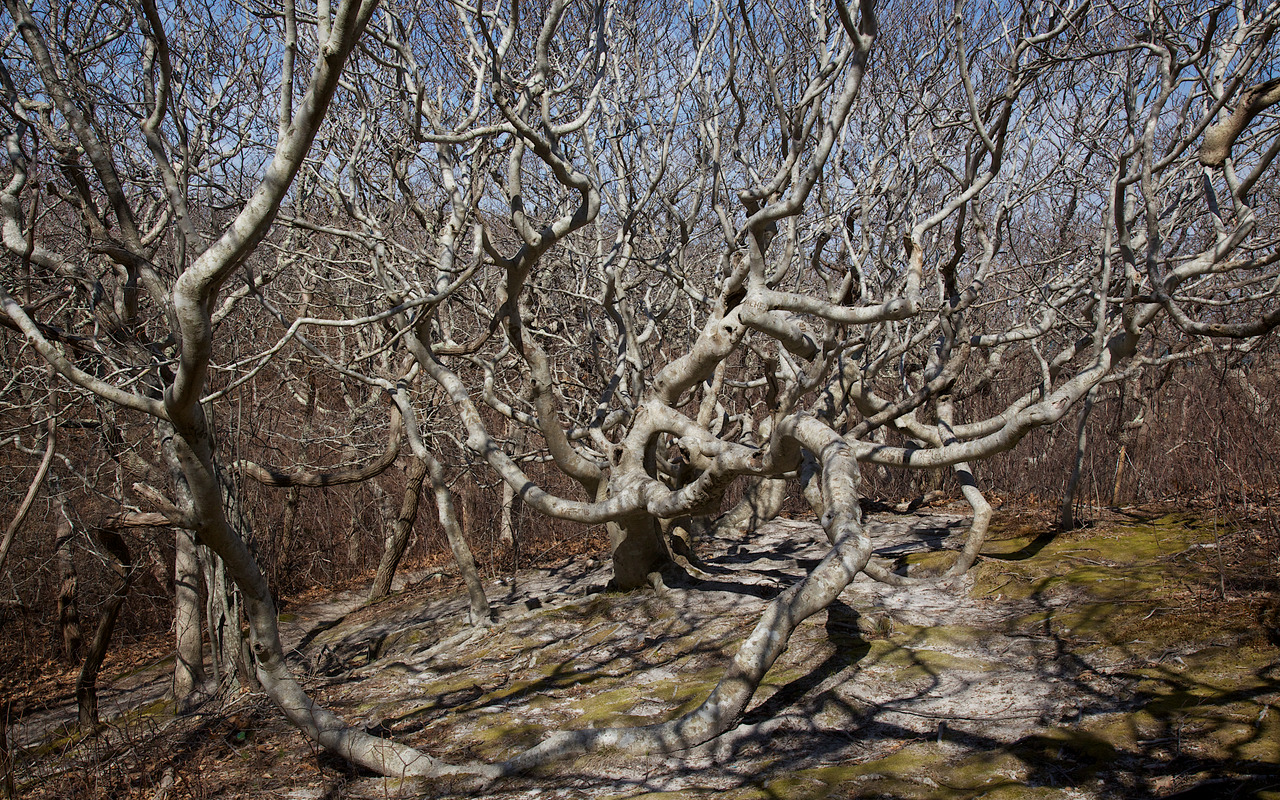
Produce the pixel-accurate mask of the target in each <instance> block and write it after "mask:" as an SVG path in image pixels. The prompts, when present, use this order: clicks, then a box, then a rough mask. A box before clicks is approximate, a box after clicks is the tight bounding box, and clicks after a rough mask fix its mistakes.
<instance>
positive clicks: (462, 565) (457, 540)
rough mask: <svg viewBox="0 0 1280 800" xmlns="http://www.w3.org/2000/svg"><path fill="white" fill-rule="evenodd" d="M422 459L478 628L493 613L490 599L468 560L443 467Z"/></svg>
mask: <svg viewBox="0 0 1280 800" xmlns="http://www.w3.org/2000/svg"><path fill="white" fill-rule="evenodd" d="M415 460H416V459H415ZM423 460H424V461H425V462H426V466H427V473H428V475H429V476H430V477H431V488H432V490H433V491H434V492H435V498H436V511H437V512H438V513H439V515H440V525H441V526H443V527H444V535H445V537H446V538H447V539H448V540H449V549H450V550H452V551H453V560H454V561H456V562H457V564H458V570H459V571H460V572H461V573H462V580H463V581H464V582H465V583H466V584H467V596H468V597H469V598H470V603H471V607H470V617H471V624H473V625H480V624H482V623H485V622H487V621H489V619H490V617H491V616H492V612H491V611H490V610H489V600H488V598H486V597H485V594H484V584H483V583H481V582H480V573H479V572H478V571H477V570H476V562H475V559H474V558H472V557H471V547H470V546H469V545H468V544H467V538H466V535H465V534H464V532H463V530H462V526H461V525H459V524H458V515H457V513H456V512H455V511H454V508H453V496H452V494H451V493H450V492H449V484H448V482H447V481H446V480H445V474H444V467H442V466H441V465H440V462H439V461H437V460H436V459H434V458H432V457H431V456H429V455H428V456H427V457H426V458H425V459H423Z"/></svg>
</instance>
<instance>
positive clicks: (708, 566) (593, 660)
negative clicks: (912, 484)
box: [20, 512, 1280, 800]
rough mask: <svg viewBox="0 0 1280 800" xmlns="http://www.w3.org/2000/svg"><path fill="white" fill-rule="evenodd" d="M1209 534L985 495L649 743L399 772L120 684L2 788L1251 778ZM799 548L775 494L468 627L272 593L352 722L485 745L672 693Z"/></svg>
mask: <svg viewBox="0 0 1280 800" xmlns="http://www.w3.org/2000/svg"><path fill="white" fill-rule="evenodd" d="M966 522H967V521H966V520H965V519H964V518H963V517H961V516H960V515H958V514H952V513H943V512H940V513H935V514H930V515H920V516H911V517H897V516H892V515H890V516H876V517H873V518H871V519H870V520H869V521H868V525H869V527H870V529H871V531H872V533H873V536H874V537H875V542H876V547H877V551H878V553H879V554H880V556H881V557H882V558H884V559H887V560H888V561H889V562H890V563H892V564H895V565H896V566H897V568H898V569H899V570H902V571H914V570H921V569H923V568H924V567H923V566H922V565H924V564H926V562H928V560H929V559H930V558H936V557H935V556H931V555H928V554H929V553H932V552H936V551H938V550H940V549H942V550H945V549H948V548H955V547H958V546H959V544H960V542H959V541H958V539H959V538H960V535H961V534H962V533H963V531H964V529H965V526H966ZM1234 535H1236V533H1235V532H1233V531H1228V532H1226V533H1224V532H1223V531H1222V530H1217V531H1215V530H1213V529H1211V528H1207V527H1206V526H1205V524H1204V523H1203V522H1202V521H1197V520H1189V519H1183V518H1172V517H1171V518H1163V519H1150V520H1143V521H1127V522H1123V523H1121V522H1110V523H1106V524H1100V525H1098V526H1096V527H1094V528H1092V529H1086V530H1082V531H1076V532H1072V533H1070V534H1056V533H1054V532H1053V531H1052V529H1051V528H1049V527H1048V526H1047V525H1046V524H1044V523H1043V521H1036V520H1032V521H1031V522H1029V523H1028V522H1026V521H1025V520H1011V519H1009V518H1007V517H1006V518H1005V520H1004V521H1003V522H1002V524H1001V525H1000V526H998V528H997V536H996V538H995V540H994V541H993V542H991V543H990V545H989V546H988V547H987V548H986V549H985V551H984V557H983V558H982V560H981V561H980V562H979V564H978V565H977V566H976V567H975V569H974V570H973V571H972V573H971V575H970V576H969V577H968V578H966V579H965V580H963V581H958V582H952V583H950V584H946V585H943V584H938V583H927V584H922V585H916V586H911V587H903V588H896V587H889V586H885V585H883V584H878V583H874V582H871V581H869V580H866V579H864V578H860V579H859V580H858V581H857V582H856V583H855V584H854V585H853V586H851V587H850V588H849V589H848V590H846V592H845V593H844V594H843V595H842V596H841V598H840V600H839V601H838V602H837V603H835V604H834V605H833V606H832V607H831V608H830V609H828V610H827V611H826V612H824V613H821V614H818V615H816V616H815V617H813V618H811V619H810V620H808V621H806V622H805V623H804V624H803V625H802V626H801V627H800V628H799V629H798V630H797V632H796V633H795V635H794V637H793V639H792V644H791V647H790V648H789V650H788V651H787V653H786V654H785V655H784V656H783V658H782V659H781V660H780V661H779V662H778V663H777V664H776V665H775V666H774V668H773V669H772V670H771V671H770V673H769V675H768V676H767V677H766V680H765V685H764V686H762V687H761V690H760V692H759V693H758V694H757V696H756V698H755V699H754V700H753V703H752V705H751V706H750V707H749V709H748V711H747V713H746V715H745V718H744V719H743V721H742V724H741V725H740V726H739V727H738V728H736V729H735V730H733V731H731V732H729V733H728V734H726V735H725V736H723V737H721V738H720V739H718V740H716V741H714V742H712V743H709V744H707V745H704V746H702V747H699V748H696V749H694V750H692V751H687V752H684V753H679V754H675V755H669V756H664V755H651V756H646V757H639V758H637V757H631V756H626V757H624V756H621V755H619V754H616V753H609V752H602V753H594V754H591V755H588V756H584V757H582V758H579V759H577V760H576V761H574V762H572V763H566V764H559V765H554V766H551V767H548V768H545V769H544V770H542V771H539V772H538V773H536V774H533V775H528V776H523V777H520V778H516V779H511V780H506V781H502V782H499V783H497V784H494V785H491V786H487V787H479V786H474V785H470V784H467V783H466V782H461V781H459V782H454V783H450V782H447V781H442V782H435V783H432V784H430V785H424V784H412V785H402V784H400V783H398V782H396V781H388V780H386V779H382V778H377V777H374V776H371V775H366V774H361V773H360V772H358V771H356V770H353V769H352V768H350V767H349V766H348V765H345V764H343V763H341V762H339V761H337V760H335V759H332V758H331V757H328V756H326V755H324V754H320V753H316V752H315V751H314V750H312V749H311V748H310V747H309V746H308V745H307V744H306V743H305V742H304V741H303V739H302V737H301V736H300V735H298V734H297V733H295V732H293V731H292V730H290V729H289V728H288V727H287V726H286V725H285V724H284V723H283V722H282V721H281V720H280V718H279V716H278V714H276V713H275V712H274V711H273V710H272V709H271V708H270V707H269V706H268V705H267V704H265V702H264V701H263V700H262V699H261V698H259V697H255V696H244V697H242V698H240V699H239V700H238V701H237V702H236V703H234V704H232V705H231V706H229V707H226V708H220V709H217V710H216V711H215V710H212V709H209V710H201V711H198V712H197V713H195V714H191V715H187V716H182V717H174V716H172V715H171V714H170V713H169V711H168V710H167V709H164V708H160V707H157V708H152V709H150V710H149V711H148V710H147V709H145V708H144V709H143V710H140V711H139V710H135V711H133V712H131V713H129V714H125V715H123V716H120V717H118V718H117V719H116V720H115V722H114V723H113V726H112V727H111V728H110V729H109V730H108V732H107V733H106V734H104V735H103V736H99V737H97V738H95V739H92V740H89V741H77V740H74V739H72V738H63V739H58V738H57V737H56V736H51V737H44V738H43V739H41V740H39V741H35V740H28V741H27V742H26V747H27V750H26V751H25V752H24V753H23V754H21V755H20V758H22V759H23V760H22V762H21V763H22V765H23V769H25V770H26V774H25V775H24V776H23V778H24V780H23V783H24V784H25V787H24V794H23V796H24V797H54V796H84V797H93V796H107V795H111V796H115V797H129V796H139V797H144V796H145V797H151V796H152V795H153V794H154V793H155V791H156V789H157V788H158V787H160V786H161V785H162V784H163V783H164V782H165V781H166V779H168V780H170V781H171V783H172V788H171V789H170V790H169V796H170V797H200V798H208V797H237V798H238V797H246V798H268V797H272V798H285V797H288V798H321V797H324V798H340V797H350V798H375V797H376V798H383V797H389V796H406V797H418V796H426V797H470V796H475V797H494V798H510V799H511V800H515V798H534V797H539V798H543V797H617V798H624V797H642V796H644V797H653V798H662V797H728V798H751V799H753V800H754V798H818V797H853V796H858V797H878V796H882V797H919V798H969V797H989V798H998V797H1009V798H1014V797H1017V798H1023V797H1063V798H1066V797H1072V798H1082V797H1084V798H1103V797H1166V796H1174V795H1176V794H1177V793H1178V792H1183V791H1190V790H1193V789H1194V790H1196V791H1199V792H1201V794H1199V795H1196V796H1205V797H1232V796H1237V797H1258V798H1263V797H1268V796H1276V795H1269V794H1268V793H1269V792H1275V791H1277V790H1278V787H1280V744H1277V743H1280V694H1278V693H1277V692H1278V688H1280V683H1278V681H1280V650H1277V647H1276V643H1275V642H1274V641H1273V638H1274V636H1273V632H1271V631H1270V628H1269V623H1268V622H1267V620H1268V619H1269V618H1268V617H1267V614H1268V613H1272V612H1271V611H1269V610H1268V609H1272V608H1273V606H1272V605H1270V603H1271V602H1272V598H1269V597H1268V596H1267V594H1268V592H1267V591H1265V590H1259V591H1257V592H1253V593H1244V592H1239V591H1237V592H1234V593H1232V592H1230V591H1228V592H1226V593H1225V594H1224V593H1223V592H1222V591H1221V586H1222V585H1223V584H1224V580H1223V576H1222V574H1221V572H1220V571H1219V570H1218V568H1217V564H1218V563H1219V562H1220V560H1219V558H1218V557H1217V554H1216V553H1215V552H1214V551H1215V549H1216V548H1221V547H1222V546H1223V542H1224V536H1228V537H1229V536H1234ZM825 551H826V543H825V537H824V536H823V535H822V532H821V530H820V529H819V528H818V527H817V526H816V525H814V524H812V523H809V522H797V521H787V520H780V521H776V522H774V523H771V524H769V525H767V526H765V527H764V528H762V529H761V530H759V531H757V532H754V533H752V534H749V535H747V536H746V537H744V538H742V539H739V540H722V541H703V542H701V543H700V544H699V552H700V553H701V555H702V556H703V561H702V564H701V568H702V571H703V572H702V574H701V575H700V576H699V577H698V578H697V579H690V580H687V581H670V582H669V584H670V585H669V586H668V587H667V588H665V589H664V590H662V591H660V592H654V591H646V592H636V593H630V594H625V595H624V594H611V593H605V592H603V591H602V588H603V586H604V584H605V579H606V577H607V572H606V568H605V566H604V565H603V564H601V563H598V562H594V561H592V560H590V559H586V560H583V559H581V558H575V559H567V560H566V561H565V562H563V563H561V564H559V565H553V566H551V567H548V568H545V569H538V570H528V571H522V572H521V573H519V574H518V575H516V576H515V577H514V580H507V581H505V582H501V583H499V582H492V583H490V584H489V585H488V586H487V587H486V588H487V589H488V591H489V593H490V596H491V598H492V599H493V601H494V606H495V608H496V609H497V611H498V622H497V623H496V624H495V625H493V626H492V627H489V628H485V629H473V628H470V627H469V626H467V625H466V624H465V598H464V597H463V596H461V595H460V594H459V593H457V592H456V591H446V589H445V587H443V586H441V585H440V584H439V583H438V582H437V583H429V584H427V585H423V586H419V587H417V588H415V589H411V590H409V591H406V592H404V593H402V594H400V595H397V596H395V597H393V598H391V599H390V600H388V601H385V602H383V603H379V604H377V605H374V606H371V607H367V608H360V607H359V595H358V593H357V592H353V593H352V596H351V597H348V598H328V599H327V600H326V601H325V602H324V603H319V604H316V605H313V606H312V607H310V608H298V609H294V611H293V613H294V614H295V615H296V616H295V617H293V618H292V619H291V621H290V622H289V627H290V631H289V641H290V646H291V647H293V653H292V654H291V658H292V659H293V660H294V662H295V665H296V666H297V667H298V668H299V670H300V671H302V672H303V673H304V674H305V675H308V676H309V677H308V678H307V681H306V682H307V685H308V688H309V689H310V690H311V691H312V692H313V693H314V694H315V695H316V697H317V698H318V699H319V700H321V701H322V702H325V703H327V704H329V705H330V706H331V707H332V708H333V709H334V710H335V711H337V712H339V713H340V714H342V715H343V716H344V717H345V718H346V719H348V720H349V721H350V722H352V723H354V724H359V725H363V726H365V727H367V728H368V729H370V730H372V731H375V732H378V733H381V734H383V735H387V736H391V737H393V738H396V739H398V740H400V741H404V742H407V743H410V744H413V745H415V746H419V747H422V748H424V749H427V750H429V751H430V752H432V753H433V754H435V755H439V756H442V757H444V758H447V759H450V760H454V761H462V760H470V759H483V760H488V761H495V760H500V759H503V758H505V757H508V756H510V755H512V754H513V753H515V752H517V751H519V750H520V749H522V748H525V747H528V746H530V745H532V744H535V743H537V742H538V741H539V740H540V739H541V738H542V737H543V736H545V735H546V734H547V733H548V732H549V731H553V730H557V729H561V728H566V727H568V728H575V727H592V726H614V725H635V724H645V723H649V722H656V721H661V720H664V719H667V718H670V717H671V716H672V715H674V714H678V713H681V712H683V711H685V710H688V709H689V708H692V707H693V706H695V705H696V704H697V703H698V702H700V701H701V699H702V698H703V697H705V696H706V694H707V692H708V691H709V690H710V689H711V687H712V686H714V684H715V681H716V680H717V679H718V678H719V676H720V674H721V672H722V671H723V669H724V666H725V664H726V663H727V661H728V659H729V658H730V657H731V655H732V653H733V651H734V648H735V647H736V645H737V644H738V642H740V641H741V639H742V638H743V637H745V636H746V634H747V633H748V632H749V631H750V629H751V627H752V626H753V625H754V623H755V621H756V619H757V618H758V616H759V614H760V611H761V609H762V608H763V607H764V604H765V603H767V602H768V600H769V599H770V598H772V597H773V596H774V595H775V594H776V593H777V592H778V591H780V590H781V589H782V588H783V587H785V586H788V585H790V584H791V583H793V582H794V581H796V580H798V579H799V578H800V576H802V575H803V574H804V573H805V572H806V571H807V570H808V569H810V568H812V566H813V565H814V564H816V563H817V560H818V559H820V558H821V557H822V555H823V554H824V553H825ZM1224 563H1225V562H1224ZM77 782H78V783H77ZM73 790H74V791H73ZM1178 796H1190V795H1178Z"/></svg>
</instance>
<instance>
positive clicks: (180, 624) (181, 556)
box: [173, 528, 208, 704]
mask: <svg viewBox="0 0 1280 800" xmlns="http://www.w3.org/2000/svg"><path fill="white" fill-rule="evenodd" d="M175 534H176V535H175V554H174V568H173V628H174V636H175V639H176V642H175V643H176V645H177V649H178V652H177V657H176V658H175V660H174V666H173V697H174V699H175V700H177V701H178V703H179V704H183V703H186V702H187V701H189V700H190V699H191V698H192V697H193V696H194V695H196V694H197V693H201V692H204V691H205V690H206V689H207V685H206V683H207V680H208V678H207V676H206V674H205V671H204V637H203V635H202V634H203V631H202V630H201V624H200V617H201V604H200V558H199V556H198V555H197V552H196V540H195V535H194V534H193V533H192V532H191V531H190V530H187V529H186V528H178V529H177V530H176V532H175Z"/></svg>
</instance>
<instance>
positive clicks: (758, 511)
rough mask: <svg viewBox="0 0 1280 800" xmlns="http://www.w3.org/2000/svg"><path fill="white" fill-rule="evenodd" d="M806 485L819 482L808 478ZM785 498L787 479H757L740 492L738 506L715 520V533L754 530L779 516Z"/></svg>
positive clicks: (815, 484)
mask: <svg viewBox="0 0 1280 800" xmlns="http://www.w3.org/2000/svg"><path fill="white" fill-rule="evenodd" d="M809 485H812V486H813V487H815V488H816V487H817V485H818V482H817V481H811V482H809V483H808V484H806V488H807V486H809ZM786 499H787V482H786V480H785V479H783V478H756V479H754V480H752V482H751V485H750V486H748V487H747V491H746V492H745V493H744V494H743V495H742V499H741V500H739V501H738V503H737V505H735V506H734V507H733V508H731V509H729V511H728V512H727V513H726V514H725V515H724V516H722V517H721V518H720V519H718V520H716V525H715V533H716V535H717V536H720V535H725V534H729V533H730V532H733V533H738V534H740V533H742V532H744V531H749V530H755V529H756V528H757V527H759V526H760V525H762V524H764V523H766V522H768V521H769V520H771V519H773V518H774V517H776V516H778V513H779V512H780V511H782V504H783V502H785V501H786ZM819 516H821V512H819Z"/></svg>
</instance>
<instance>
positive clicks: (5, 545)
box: [0, 417, 58, 573]
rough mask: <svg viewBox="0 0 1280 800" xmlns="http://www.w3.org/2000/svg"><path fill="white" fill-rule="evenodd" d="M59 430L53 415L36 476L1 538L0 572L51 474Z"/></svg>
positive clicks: (2, 570)
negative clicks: (32, 505)
mask: <svg viewBox="0 0 1280 800" xmlns="http://www.w3.org/2000/svg"><path fill="white" fill-rule="evenodd" d="M57 432H58V421H57V419H56V418H52V417H51V418H50V419H49V424H48V435H47V437H46V439H45V446H44V457H43V458H41V459H40V466H39V467H37V468H36V474H35V477H34V478H32V479H31V485H30V486H29V487H27V493H26V495H24V496H23V498H22V502H21V503H20V504H19V505H18V511H17V513H15V514H14V515H13V521H12V522H10V523H9V527H7V528H5V531H4V539H3V540H0V573H2V572H4V564H5V561H7V560H8V558H9V547H10V546H11V545H12V544H13V537H14V536H15V535H16V534H17V532H18V528H21V527H22V523H23V521H24V520H25V519H26V518H27V512H28V511H30V510H31V504H32V502H33V501H34V500H35V499H36V492H38V491H40V484H42V483H44V479H45V476H46V475H48V474H49V465H50V464H51V463H53V453H54V447H55V446H56V441H57Z"/></svg>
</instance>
